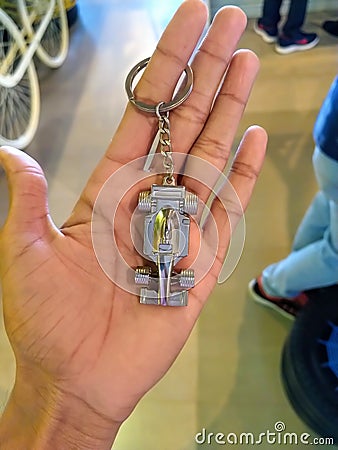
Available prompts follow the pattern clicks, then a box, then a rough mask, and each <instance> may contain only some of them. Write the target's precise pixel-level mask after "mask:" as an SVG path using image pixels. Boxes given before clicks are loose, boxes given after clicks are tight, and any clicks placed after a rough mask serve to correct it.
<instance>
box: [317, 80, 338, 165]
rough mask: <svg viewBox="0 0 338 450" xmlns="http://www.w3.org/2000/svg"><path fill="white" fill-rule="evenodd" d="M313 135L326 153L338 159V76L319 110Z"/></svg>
mask: <svg viewBox="0 0 338 450" xmlns="http://www.w3.org/2000/svg"><path fill="white" fill-rule="evenodd" d="M313 137H314V140H315V143H316V145H317V146H318V147H319V148H320V149H321V150H322V151H323V152H324V153H326V154H327V155H328V156H330V157H331V158H333V159H335V160H336V161H338V77H336V78H335V80H334V81H333V83H332V85H331V87H330V90H329V92H328V94H327V96H326V98H325V100H324V102H323V105H322V107H321V109H320V111H319V114H318V117H317V120H316V123H315V126H314V130H313Z"/></svg>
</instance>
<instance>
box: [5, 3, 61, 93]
mask: <svg viewBox="0 0 338 450" xmlns="http://www.w3.org/2000/svg"><path fill="white" fill-rule="evenodd" d="M23 1H24V0H18V11H19V14H20V17H21V18H22V19H23V18H24V17H25V14H24V13H23V8H24V5H23ZM54 8H55V0H50V4H49V7H48V10H47V12H46V14H45V15H44V17H43V18H42V20H41V23H40V25H39V27H38V29H37V30H36V32H34V34H33V36H29V37H30V38H32V39H31V42H30V43H29V44H28V45H27V41H26V36H27V35H28V34H29V32H28V30H27V27H26V26H25V25H24V26H23V28H22V29H21V30H20V29H19V28H18V27H17V25H16V24H15V22H14V21H13V19H11V18H10V17H9V16H8V15H7V14H6V13H5V12H4V11H3V10H2V9H0V19H1V20H2V21H3V23H4V24H5V25H6V26H7V27H8V28H10V29H12V30H13V34H14V35H15V36H14V37H15V38H16V42H13V45H12V46H11V48H10V50H9V52H8V54H7V55H6V58H5V59H4V60H3V61H2V64H1V67H0V85H2V86H4V87H6V88H12V87H14V86H16V85H17V84H18V83H19V81H20V80H21V79H22V77H23V75H24V73H25V71H26V70H27V68H28V66H29V64H30V63H31V61H32V59H33V56H34V54H35V52H36V50H37V48H38V46H39V44H40V42H41V39H42V37H43V35H44V33H45V31H46V29H47V27H48V24H49V23H50V21H51V20H52V17H53V12H54ZM35 18H36V15H35V13H34V11H33V12H32V13H31V15H30V16H29V20H30V23H31V24H32V23H34V20H35ZM23 22H24V19H23ZM14 29H15V32H14ZM18 43H20V44H18ZM18 50H21V52H22V54H23V57H22V59H21V61H20V63H19V65H18V67H17V69H16V70H15V72H14V73H13V74H11V75H6V73H7V71H8V69H9V67H11V65H12V63H13V59H14V58H15V56H16V54H17V51H18Z"/></svg>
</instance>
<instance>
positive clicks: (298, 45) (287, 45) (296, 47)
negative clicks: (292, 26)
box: [275, 31, 319, 55]
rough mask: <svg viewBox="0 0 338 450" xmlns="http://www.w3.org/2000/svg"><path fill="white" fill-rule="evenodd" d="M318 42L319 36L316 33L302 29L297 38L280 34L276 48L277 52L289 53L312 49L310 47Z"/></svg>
mask: <svg viewBox="0 0 338 450" xmlns="http://www.w3.org/2000/svg"><path fill="white" fill-rule="evenodd" d="M318 42H319V37H318V36H317V35H316V33H303V32H302V31H300V32H299V33H298V35H297V36H296V37H295V38H288V37H287V36H285V35H283V34H282V35H281V36H279V38H278V42H277V44H276V47H275V49H276V52H277V53H280V54H281V55H287V54H289V53H293V52H299V51H303V50H310V48H313V47H315V46H316V45H317V44H318Z"/></svg>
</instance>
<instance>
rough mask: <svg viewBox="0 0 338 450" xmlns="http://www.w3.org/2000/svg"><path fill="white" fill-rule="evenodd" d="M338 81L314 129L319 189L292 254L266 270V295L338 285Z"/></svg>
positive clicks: (331, 89)
mask: <svg viewBox="0 0 338 450" xmlns="http://www.w3.org/2000/svg"><path fill="white" fill-rule="evenodd" d="M337 121H338V79H337V78H336V79H335V80H334V82H333V83H332V85H331V88H330V90H329V92H328V94H327V97H326V99H325V101H324V103H323V105H322V108H321V109H320V111H319V114H318V117H317V120H316V124H315V127H314V139H315V142H316V147H315V150H314V154H313V167H314V171H315V175H316V178H317V181H318V184H319V187H320V191H319V192H318V193H317V194H316V196H315V197H314V199H313V201H312V203H311V205H310V207H309V208H308V210H307V212H306V214H305V216H304V218H303V220H302V222H301V224H300V226H299V228H298V230H297V233H296V236H295V238H294V242H293V246H292V251H291V253H290V254H289V255H288V256H287V257H286V258H285V259H283V260H281V261H279V262H277V263H275V264H271V265H270V266H268V267H266V268H265V269H264V270H263V273H262V283H263V288H264V290H265V291H266V293H267V294H269V295H272V296H277V297H284V298H292V297H295V296H297V295H298V294H300V293H301V292H302V291H305V290H308V289H313V288H319V287H324V286H331V285H333V284H335V283H338V123H337Z"/></svg>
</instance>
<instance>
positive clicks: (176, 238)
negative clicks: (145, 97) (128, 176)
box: [125, 58, 198, 306]
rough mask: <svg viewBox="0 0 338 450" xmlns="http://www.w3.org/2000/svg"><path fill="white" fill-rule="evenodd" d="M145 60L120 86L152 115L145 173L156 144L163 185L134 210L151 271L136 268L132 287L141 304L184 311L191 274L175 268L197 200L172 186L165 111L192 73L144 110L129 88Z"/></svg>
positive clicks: (184, 93)
mask: <svg viewBox="0 0 338 450" xmlns="http://www.w3.org/2000/svg"><path fill="white" fill-rule="evenodd" d="M149 59H150V58H147V59H144V60H143V61H141V62H140V63H138V64H137V65H136V66H135V67H133V68H132V69H131V71H130V72H129V74H128V76H127V79H126V83H125V87H126V91H127V95H128V99H129V101H130V102H131V103H132V104H133V105H134V106H136V107H137V108H138V109H140V110H141V111H144V112H147V113H152V114H155V115H156V116H157V118H158V122H159V128H158V132H157V135H156V138H155V141H154V142H155V143H154V145H153V146H152V150H151V151H150V154H149V155H148V158H147V161H146V164H145V168H144V170H147V169H148V168H149V166H150V163H151V159H152V153H153V152H154V151H156V148H157V145H156V143H157V142H158V143H159V145H160V153H161V155H162V156H163V167H164V172H163V181H162V185H157V184H153V185H152V186H151V188H150V190H148V191H143V192H141V193H140V194H139V198H138V209H139V211H142V212H144V213H146V215H145V218H144V235H143V256H144V257H145V258H146V259H148V260H150V261H152V262H153V263H154V264H155V266H156V268H155V269H153V268H151V267H150V266H142V267H137V268H136V270H135V283H136V284H137V285H140V286H141V289H140V303H143V304H148V305H168V306H186V305H187V304H188V289H191V288H193V287H194V285H195V278H194V271H193V270H192V269H186V270H181V272H180V273H177V272H176V271H175V265H176V264H177V262H178V261H180V260H181V259H182V258H184V257H185V256H187V255H188V247H189V230H190V217H189V215H193V214H197V209H198V197H197V195H195V194H193V193H191V192H187V191H186V189H185V187H184V186H176V183H175V177H174V162H173V157H172V147H171V140H170V122H169V111H170V110H172V109H174V108H176V107H177V106H179V105H181V104H182V103H183V102H184V101H185V100H186V99H187V97H188V96H189V94H190V92H191V91H192V86H193V74H192V70H191V68H190V66H189V65H188V66H187V67H186V68H185V74H186V82H185V85H184V86H183V88H182V89H181V90H180V91H179V92H178V93H177V94H176V95H175V97H174V98H173V99H172V100H171V101H170V102H167V103H164V102H159V103H158V104H157V105H148V104H146V103H143V102H140V101H138V100H136V99H135V97H134V94H133V89H132V85H133V80H134V78H135V76H136V75H137V74H138V73H139V72H140V71H141V70H142V69H143V68H145V67H146V66H147V64H148V62H149Z"/></svg>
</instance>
